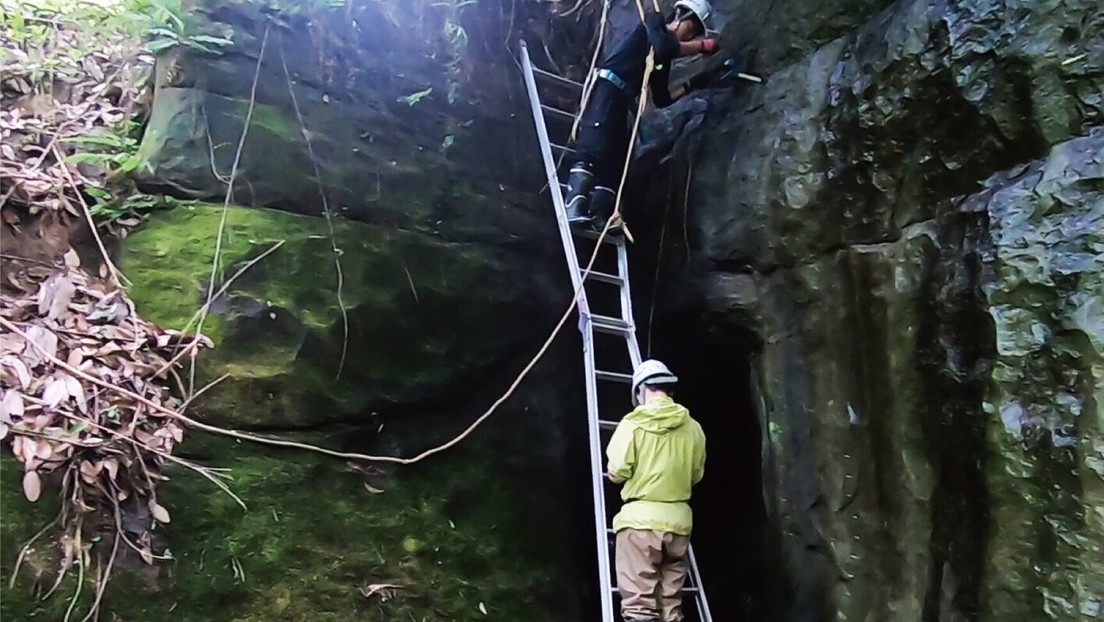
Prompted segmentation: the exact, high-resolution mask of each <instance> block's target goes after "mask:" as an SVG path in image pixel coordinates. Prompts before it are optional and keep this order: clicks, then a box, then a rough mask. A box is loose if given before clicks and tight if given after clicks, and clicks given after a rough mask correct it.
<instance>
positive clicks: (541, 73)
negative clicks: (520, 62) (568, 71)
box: [533, 67, 583, 89]
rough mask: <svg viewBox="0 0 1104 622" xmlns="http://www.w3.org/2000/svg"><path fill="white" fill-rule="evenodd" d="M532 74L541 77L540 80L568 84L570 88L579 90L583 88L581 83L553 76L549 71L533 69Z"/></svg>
mask: <svg viewBox="0 0 1104 622" xmlns="http://www.w3.org/2000/svg"><path fill="white" fill-rule="evenodd" d="M533 74H534V75H538V76H541V77H542V78H548V79H550V80H552V81H554V82H562V83H564V84H570V85H571V86H574V87H575V88H579V89H581V88H583V85H582V83H581V82H576V81H574V80H572V79H571V78H565V77H563V76H558V75H556V74H554V73H552V72H550V71H545V70H543V69H538V68H536V67H533Z"/></svg>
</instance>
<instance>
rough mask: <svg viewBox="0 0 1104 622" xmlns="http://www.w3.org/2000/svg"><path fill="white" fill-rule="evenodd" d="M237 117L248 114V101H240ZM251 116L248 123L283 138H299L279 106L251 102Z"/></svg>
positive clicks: (244, 116) (243, 117) (240, 117)
mask: <svg viewBox="0 0 1104 622" xmlns="http://www.w3.org/2000/svg"><path fill="white" fill-rule="evenodd" d="M240 107H241V110H240V115H238V116H237V118H239V119H245V118H246V117H247V115H248V114H249V108H250V105H249V102H241V106H240ZM252 107H253V116H252V117H251V118H250V124H251V125H255V126H257V127H261V128H263V129H265V130H266V131H268V132H270V133H272V134H274V135H276V136H278V137H280V138H283V139H285V140H296V139H298V138H300V136H299V132H298V130H297V128H295V127H294V126H293V125H292V123H291V121H289V120H288V119H287V118H285V117H284V114H283V113H282V112H281V111H280V109H279V108H276V107H275V106H269V105H268V104H261V103H256V102H254V103H253V106H252Z"/></svg>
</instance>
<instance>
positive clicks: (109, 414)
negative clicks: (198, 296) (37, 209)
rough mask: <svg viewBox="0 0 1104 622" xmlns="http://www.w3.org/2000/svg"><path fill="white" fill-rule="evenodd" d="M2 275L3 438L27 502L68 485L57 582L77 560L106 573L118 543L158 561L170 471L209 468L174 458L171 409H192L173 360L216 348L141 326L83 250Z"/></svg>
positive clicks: (175, 430) (176, 435) (175, 423)
mask: <svg viewBox="0 0 1104 622" xmlns="http://www.w3.org/2000/svg"><path fill="white" fill-rule="evenodd" d="M4 272H5V274H4V282H3V283H2V284H0V328H2V332H0V439H4V440H7V441H9V442H10V443H11V450H12V452H13V454H14V455H15V458H16V459H17V460H18V461H19V462H20V463H21V464H22V466H23V469H24V476H23V492H24V494H25V495H26V497H27V499H28V500H30V501H32V502H33V501H36V500H38V498H39V496H40V495H42V494H43V490H44V488H47V487H54V486H57V487H59V488H60V491H61V499H62V507H61V512H60V514H59V516H58V518H57V521H56V522H57V523H58V524H59V527H60V529H61V531H62V536H61V538H60V540H59V544H60V548H61V550H60V551H59V553H60V554H61V572H60V573H59V576H58V584H60V581H61V578H62V577H63V576H64V574H65V572H66V571H68V570H69V569H70V568H71V567H72V566H73V564H74V562H76V561H80V562H81V563H80V564H79V570H80V572H84V570H85V568H91V567H99V568H100V570H101V572H100V575H101V577H102V578H106V576H108V575H109V574H110V566H111V564H112V563H113V562H114V560H115V557H116V553H117V551H118V547H119V542H120V540H121V541H122V542H123V543H125V544H126V545H128V546H129V547H130V548H131V549H133V550H134V551H135V552H137V553H138V554H139V555H140V556H141V557H142V559H144V560H145V561H146V562H147V563H152V562H153V560H154V559H155V558H156V557H160V556H159V555H158V554H157V553H155V552H154V550H153V546H152V539H151V530H152V529H153V528H154V527H155V523H157V522H160V523H168V522H169V520H170V517H169V512H168V511H167V510H166V509H165V507H164V506H163V505H161V504H160V503H159V502H158V500H157V490H156V487H157V483H158V482H159V481H160V480H161V479H163V476H162V469H163V467H165V465H166V464H167V463H168V462H170V461H171V462H175V463H178V464H182V465H184V466H188V467H190V468H195V469H197V470H199V469H200V468H199V467H196V466H195V465H191V464H189V463H186V462H185V461H183V460H181V459H179V458H176V457H174V456H173V455H172V450H173V447H174V445H175V444H176V443H179V442H180V441H181V440H183V434H184V429H183V427H182V424H181V422H180V421H179V420H178V419H177V418H176V417H175V416H174V414H175V413H180V412H182V410H183V407H184V406H186V404H182V403H181V402H180V400H179V399H178V398H176V397H173V395H172V391H171V390H170V387H174V383H180V379H179V377H178V376H177V374H176V371H175V365H174V364H171V363H170V362H171V361H172V360H173V358H174V357H176V358H182V359H183V360H187V359H188V357H189V356H190V355H194V354H195V352H196V351H197V350H198V348H200V347H204V346H206V347H210V346H211V343H210V341H209V340H207V339H206V338H204V337H202V336H198V337H189V336H187V335H184V334H181V333H178V332H176V331H172V330H162V329H160V328H158V327H157V326H155V325H153V324H151V323H149V322H147V321H145V320H143V319H142V318H141V317H139V316H138V315H137V314H136V313H135V311H134V305H133V304H132V302H131V301H130V300H129V299H128V298H127V296H126V294H125V292H124V291H123V290H121V289H118V288H116V287H114V286H112V285H107V284H103V283H100V282H99V281H100V280H99V279H94V278H91V277H89V276H88V275H87V274H86V273H85V272H83V271H82V270H81V269H80V266H79V259H78V256H77V253H76V252H74V251H69V253H67V254H66V256H65V265H64V266H47V265H45V264H30V263H27V264H25V265H24V267H22V268H20V267H18V266H17V265H15V263H14V262H8V263H7V264H6V265H5V271H4ZM181 352H183V353H184V354H185V356H184V357H179V356H177V355H179V354H180V353H181ZM175 388H180V389H181V392H180V393H179V394H181V395H182V394H183V390H182V384H176V385H175ZM202 471H203V472H204V475H205V476H207V477H210V473H209V472H208V470H205V469H204V470H202ZM124 516H125V517H126V521H125V523H126V529H125V530H124V520H123V518H124ZM135 525H141V527H140V528H138V529H136V528H135ZM94 536H104V540H105V541H107V542H111V541H114V546H113V547H112V549H111V554H110V555H111V557H110V559H109V560H108V561H107V562H106V564H105V565H99V566H97V565H96V564H90V563H89V562H90V561H91V560H90V559H88V557H89V555H90V548H91V542H92V538H93V537H94ZM29 544H30V543H28V545H29ZM26 552H27V548H25V549H24V551H23V553H24V554H25V553H26ZM22 558H23V555H21V559H20V561H22ZM101 564H103V562H102V560H101ZM103 583H106V581H101V584H103Z"/></svg>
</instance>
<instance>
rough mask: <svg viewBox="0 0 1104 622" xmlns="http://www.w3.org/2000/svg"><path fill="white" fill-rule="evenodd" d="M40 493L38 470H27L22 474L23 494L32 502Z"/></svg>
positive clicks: (36, 499)
mask: <svg viewBox="0 0 1104 622" xmlns="http://www.w3.org/2000/svg"><path fill="white" fill-rule="evenodd" d="M41 494H42V479H41V478H39V476H38V471H27V473H26V474H25V475H24V476H23V495H24V496H26V497H27V501H30V502H31V503H34V502H35V501H38V497H39V496H40V495H41Z"/></svg>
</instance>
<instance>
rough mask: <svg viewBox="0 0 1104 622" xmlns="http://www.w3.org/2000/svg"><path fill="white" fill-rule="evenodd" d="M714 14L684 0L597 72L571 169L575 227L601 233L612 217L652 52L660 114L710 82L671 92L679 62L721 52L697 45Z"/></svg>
mask: <svg viewBox="0 0 1104 622" xmlns="http://www.w3.org/2000/svg"><path fill="white" fill-rule="evenodd" d="M710 12H711V8H710V6H709V3H708V2H707V1H706V0H679V1H678V2H676V3H675V7H674V12H673V13H672V14H671V15H670V16H669V17H668V18H667V19H666V20H665V19H664V18H663V16H662V15H661V14H659V13H657V12H655V11H649V12H648V13H647V14H646V15H645V16H644V21H643V23H640V24H638V25H637V26H636V27H635V28H634V29H633V30H632V31H630V32H629V33H628V34H627V35H625V37H624V38H622V39H621V41H619V42H618V43H617V45H615V46H614V47H613V49H612V51H611V52H610V53H609V54H608V55H607V56H606V57H605V58H604V59H603V60H602V62H601V63H599V64H598V66H597V67H596V68H595V71H596V73H597V76H596V79H595V81H594V85H593V87H592V90H591V93H590V98H589V101H588V102H587V106H586V110H584V111H583V117H582V120H581V121H580V125H579V137H578V140H577V142H576V145H575V151H576V155H577V158H578V159H577V160H576V162H575V163H574V164H572V166H571V172H570V174H569V176H568V181H567V186H568V188H567V196H566V197H565V199H564V203H565V206H566V208H567V219H568V222H570V223H571V224H572V225H587V224H591V225H592V226H593V227H594V228H595V229H597V230H599V231H600V230H601V229H602V228H603V227H604V226H605V224H606V221H607V220H609V217H610V216H611V215H612V214H613V208H614V204H615V202H616V197H617V190H616V187H617V185H618V182H619V181H620V178H621V173H622V170H623V168H624V162H625V156H626V154H627V153H626V152H627V149H628V143H629V132H630V127H629V124H628V119H629V113H630V105H631V104H632V102H633V100H635V99H636V97H638V96H639V95H640V93H639V90H640V86H641V83H642V82H643V80H644V71H645V66H646V64H647V58H648V52H649V51H651V50H653V49H654V50H655V58H654V62H655V64H654V69H653V71H652V74H651V77H650V78H649V80H648V91H649V92H650V93H651V95H652V102H653V103H654V104H655V105H656V106H657V107H659V108H666V107H667V106H670V105H671V104H672V103H674V102H675V101H678V100H679V99H681V98H682V97H685V96H686V95H687V94H688V93H690V92H691V91H693V90H695V89H696V88H701V87H703V86H705V85H706V84H708V82H709V81H710V80H711V78H712V76H710V75H708V74H704V73H703V74H699V75H697V76H694V77H692V78H691V79H690V80H687V81H686V82H684V83H683V84H682V85H681V86H679V87H678V88H676V89H675V90H674V91H673V92H672V91H671V90H670V89H669V87H668V81H669V79H670V73H671V62H672V61H673V60H674V59H676V58H678V57H680V56H689V55H692V54H699V53H704V54H713V53H715V52H716V51H717V41H716V40H715V39H700V40H696V39H699V38H700V37H703V36H704V35H705V33H706V23H707V19H708V17H709V13H710Z"/></svg>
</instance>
